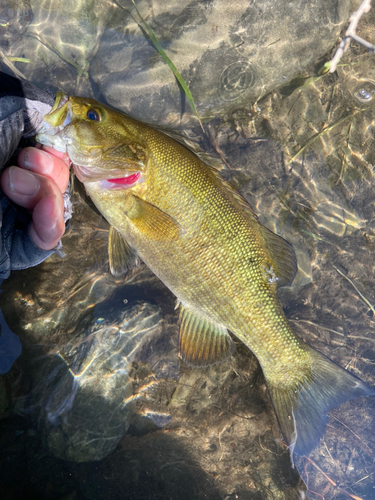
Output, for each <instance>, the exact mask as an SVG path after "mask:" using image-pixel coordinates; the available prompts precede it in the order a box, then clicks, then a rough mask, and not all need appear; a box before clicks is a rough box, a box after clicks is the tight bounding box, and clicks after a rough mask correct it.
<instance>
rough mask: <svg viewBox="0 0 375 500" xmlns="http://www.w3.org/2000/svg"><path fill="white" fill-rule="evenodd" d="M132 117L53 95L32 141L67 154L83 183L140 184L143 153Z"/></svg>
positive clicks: (144, 162)
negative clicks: (34, 140) (49, 109)
mask: <svg viewBox="0 0 375 500" xmlns="http://www.w3.org/2000/svg"><path fill="white" fill-rule="evenodd" d="M132 122H133V120H132V119H131V118H129V117H127V116H126V115H125V114H123V113H120V112H119V111H115V110H113V109H111V108H110V107H108V106H105V105H104V104H101V103H99V102H98V101H96V100H94V99H89V98H83V97H72V96H68V95H67V94H65V93H63V92H58V93H57V95H56V100H55V104H54V106H53V108H52V110H51V112H50V113H48V114H47V115H46V116H45V117H44V123H43V128H42V130H41V131H40V133H39V134H38V135H37V137H36V140H37V141H38V142H40V143H41V144H44V145H46V146H50V147H53V148H54V149H56V150H57V151H60V152H63V153H67V154H68V155H69V158H70V159H71V161H72V163H73V166H74V171H75V174H76V176H77V177H78V179H79V180H80V181H81V182H83V183H84V184H86V183H90V182H97V181H102V182H103V183H105V182H110V184H109V185H108V186H107V185H103V187H106V188H109V187H111V188H113V189H120V188H123V187H133V185H134V183H137V184H140V183H144V182H145V181H146V178H147V170H148V168H147V163H148V162H147V155H146V151H145V148H144V147H142V145H141V144H140V143H139V140H137V137H136V134H135V131H134V130H133V128H134V125H133V124H132Z"/></svg>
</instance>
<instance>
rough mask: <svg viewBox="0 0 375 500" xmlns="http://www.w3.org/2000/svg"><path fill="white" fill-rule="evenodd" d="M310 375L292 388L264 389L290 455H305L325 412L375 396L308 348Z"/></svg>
mask: <svg viewBox="0 0 375 500" xmlns="http://www.w3.org/2000/svg"><path fill="white" fill-rule="evenodd" d="M306 347H307V348H308V349H309V351H311V357H312V364H311V373H310V374H309V376H307V377H304V378H303V377H301V380H300V381H299V382H298V383H297V385H296V387H294V388H292V387H289V388H288V389H285V388H280V387H278V386H276V385H275V384H273V385H272V384H268V390H269V392H270V395H271V400H272V404H273V407H274V409H275V413H276V416H277V420H278V422H279V425H280V428H281V432H282V434H283V436H284V439H285V441H286V443H287V445H288V446H289V448H290V451H291V453H292V454H293V453H296V454H297V455H300V456H306V455H308V454H309V453H311V452H312V451H313V449H314V448H316V447H317V446H318V444H319V441H320V439H321V438H322V437H323V435H324V432H325V429H326V425H327V421H328V415H327V412H328V411H330V410H332V409H333V408H335V407H336V406H338V405H340V404H341V403H343V402H344V401H348V400H349V399H354V398H357V397H359V396H371V395H373V394H375V391H374V390H372V389H371V388H370V387H369V386H368V385H367V384H365V383H364V382H362V380H361V379H359V378H358V377H356V376H355V375H352V374H351V373H349V372H348V371H347V370H344V368H341V367H340V366H338V365H337V364H336V363H334V362H333V361H331V360H330V359H329V358H327V357H326V356H324V355H323V354H321V353H320V352H318V351H315V350H314V349H312V348H311V347H309V346H306Z"/></svg>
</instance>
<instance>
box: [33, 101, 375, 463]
mask: <svg viewBox="0 0 375 500" xmlns="http://www.w3.org/2000/svg"><path fill="white" fill-rule="evenodd" d="M93 118H94V119H93ZM37 140H39V142H41V143H43V144H46V145H48V146H52V147H55V148H56V149H59V150H60V151H63V152H67V153H68V154H69V157H70V159H71V160H72V162H73V164H74V170H75V173H76V175H77V177H78V178H79V179H80V180H81V181H82V182H83V183H84V185H85V188H86V191H87V193H88V195H89V196H90V197H91V199H92V200H93V202H94V203H95V205H96V206H97V208H98V209H99V211H100V212H101V213H102V214H103V216H104V217H105V218H106V219H107V221H108V223H109V224H110V226H111V228H110V232H109V261H110V268H111V272H112V273H113V274H114V275H116V276H118V275H120V274H122V273H124V272H127V271H128V270H129V269H131V267H132V266H133V265H135V264H136V263H137V262H138V258H141V259H142V260H143V261H144V262H145V264H146V265H147V266H149V268H150V269H151V270H152V271H153V272H154V273H155V274H156V275H157V276H158V277H159V278H160V279H161V281H162V282H163V283H164V284H165V285H166V286H167V287H168V288H169V289H170V290H171V291H172V292H173V293H174V294H175V295H176V297H177V299H178V303H179V304H180V333H179V336H180V339H179V340H180V356H181V358H182V360H184V361H185V362H188V363H189V364H191V365H192V366H207V365H210V364H213V363H215V362H219V361H222V360H224V359H227V358H228V357H230V356H231V355H232V354H233V351H234V343H233V340H232V338H231V336H230V334H229V332H231V333H232V334H233V335H234V336H235V337H237V338H238V339H240V340H241V341H242V342H243V343H244V344H245V345H246V346H248V347H249V349H251V351H252V352H253V353H254V354H255V356H256V357H257V359H258V361H259V363H260V365H261V367H262V369H263V373H264V376H265V380H266V384H267V387H268V390H269V394H270V396H271V401H272V405H273V407H274V410H275V413H276V416H277V419H278V422H279V425H280V428H281V432H282V434H283V436H284V439H285V441H286V443H287V445H288V447H289V448H290V451H291V453H296V454H298V455H302V456H303V455H307V454H309V453H310V452H311V451H312V450H313V449H314V448H315V447H316V446H317V445H318V444H319V441H320V439H321V437H322V436H323V434H324V431H325V428H326V424H327V420H328V417H327V412H328V411H329V410H330V409H332V408H334V407H336V406H338V405H339V404H340V403H342V402H344V401H347V400H348V399H352V398H355V397H358V396H368V395H373V394H374V391H373V390H372V389H371V388H370V387H368V386H367V385H366V384H365V383H364V382H362V381H361V380H360V379H359V378H357V377H355V376H354V375H352V374H351V373H349V372H348V371H347V370H344V369H343V368H341V367H340V366H338V365H336V364H335V363H334V362H333V361H331V360H330V359H328V358H327V357H326V356H324V355H323V354H321V353H319V352H318V351H316V350H314V349H313V348H311V347H310V346H308V345H307V344H305V343H304V342H303V341H302V339H300V338H299V337H298V336H297V335H296V334H295V333H294V332H293V330H292V328H291V326H290V325H289V323H288V321H287V319H286V317H285V315H284V312H283V310H282V308H281V306H280V304H279V302H278V300H277V287H278V286H281V285H286V284H290V283H291V282H292V280H293V278H294V275H295V273H296V269H297V266H296V258H295V254H294V252H293V249H292V248H291V246H290V245H289V244H288V243H287V242H286V241H285V240H284V239H283V238H281V237H280V236H277V235H276V234H274V233H272V232H271V231H270V230H268V229H267V228H265V227H264V226H262V225H261V224H260V223H259V221H258V219H257V217H256V215H255V214H254V212H253V210H252V209H251V207H250V206H249V205H248V204H247V202H246V201H245V200H244V199H243V198H242V197H241V195H240V194H239V193H238V192H237V191H235V189H234V188H233V187H232V186H231V185H230V184H229V183H228V182H227V181H225V180H224V179H223V178H221V176H220V175H219V173H218V172H216V171H215V170H214V169H213V168H211V167H209V166H207V165H205V164H204V163H203V162H202V161H201V160H200V159H199V158H198V157H197V156H196V155H194V154H193V153H192V152H191V151H189V150H188V149H187V148H185V147H184V146H182V145H181V144H179V143H177V142H175V141H174V140H173V139H171V138H170V137H168V136H166V135H164V134H162V133H161V132H159V131H157V130H155V129H153V128H151V127H149V126H148V125H145V124H143V123H140V122H138V121H136V120H133V119H132V118H130V117H128V116H126V115H125V114H123V113H120V112H118V111H115V110H113V109H111V108H109V107H108V106H105V105H103V104H101V103H99V102H97V101H94V100H92V99H85V98H80V97H68V96H66V95H65V94H62V93H59V94H58V95H57V97H56V102H55V106H54V107H53V109H52V111H51V113H50V114H49V115H47V116H46V117H45V127H44V129H43V131H42V132H41V133H40V134H39V135H38V137H37ZM131 175H133V176H134V177H131V179H136V182H135V183H134V185H133V184H131V185H130V186H126V185H122V183H121V179H124V178H126V177H128V176H131ZM111 179H114V181H113V182H112V183H111V182H108V181H110V180H111ZM116 179H118V180H119V182H118V183H117V182H116Z"/></svg>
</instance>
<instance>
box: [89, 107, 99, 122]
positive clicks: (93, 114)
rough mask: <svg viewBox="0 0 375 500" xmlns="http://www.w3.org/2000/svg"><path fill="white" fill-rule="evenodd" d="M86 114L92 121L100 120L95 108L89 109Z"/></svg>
mask: <svg viewBox="0 0 375 500" xmlns="http://www.w3.org/2000/svg"><path fill="white" fill-rule="evenodd" d="M86 116H87V118H88V119H89V120H92V121H93V122H100V115H99V113H98V112H97V111H96V109H92V108H91V109H89V110H88V111H87V113H86Z"/></svg>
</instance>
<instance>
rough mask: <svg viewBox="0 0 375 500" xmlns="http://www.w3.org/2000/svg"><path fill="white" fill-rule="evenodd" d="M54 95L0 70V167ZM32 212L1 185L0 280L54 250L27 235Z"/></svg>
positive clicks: (39, 119) (35, 126)
mask: <svg viewBox="0 0 375 500" xmlns="http://www.w3.org/2000/svg"><path fill="white" fill-rule="evenodd" d="M53 102H54V96H53V95H52V94H50V93H49V92H46V91H44V90H40V89H38V88H37V87H35V86H34V85H32V84H30V83H28V82H21V81H20V80H18V79H16V78H13V77H11V76H9V75H7V74H5V73H1V72H0V170H2V169H3V168H4V165H5V164H6V162H7V161H8V160H9V159H10V157H11V156H12V154H13V153H14V151H15V149H16V148H17V146H18V144H19V142H20V140H21V138H23V137H31V136H33V135H35V134H36V133H37V132H38V130H39V129H40V127H41V123H42V121H43V117H44V115H45V114H46V113H48V112H49V111H50V109H51V107H52V105H53ZM30 224H31V214H30V213H29V212H28V211H27V210H25V209H23V208H21V207H19V206H17V205H15V204H14V203H13V202H11V201H10V200H9V198H7V197H6V196H5V195H4V193H3V191H2V190H1V188H0V280H1V279H4V278H7V277H8V276H9V274H10V271H11V270H14V269H26V268H28V267H32V266H36V265H37V264H39V263H40V262H42V261H43V260H45V259H46V258H47V257H49V255H51V254H52V253H53V252H54V250H50V251H45V250H41V249H40V248H38V247H37V246H35V245H34V243H33V242H32V240H31V238H30V236H29V226H30Z"/></svg>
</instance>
